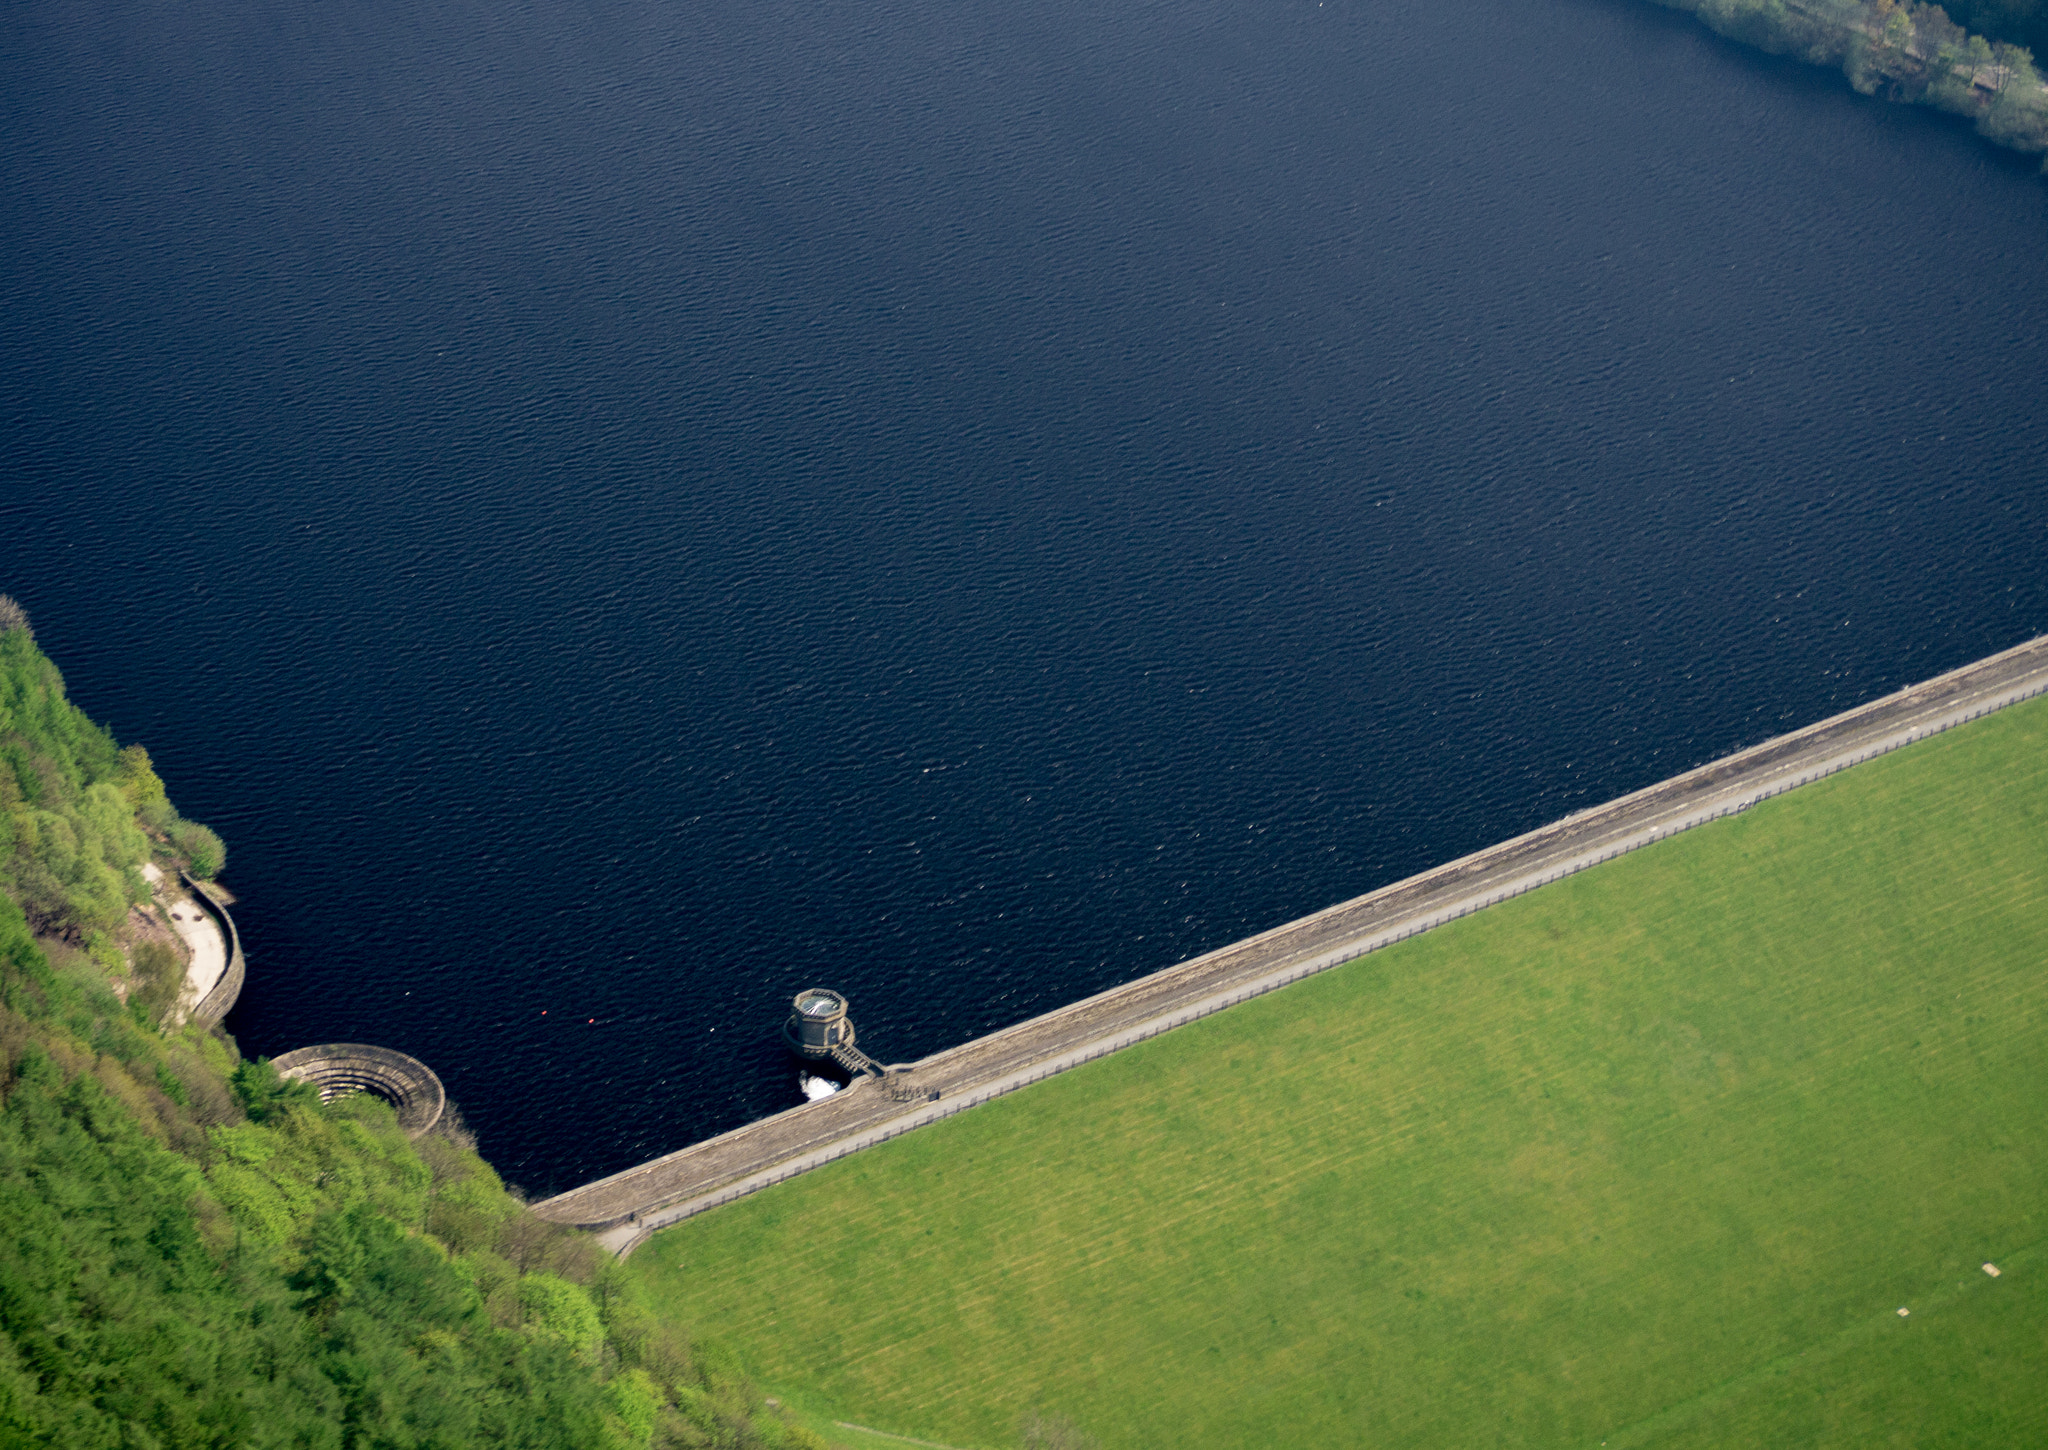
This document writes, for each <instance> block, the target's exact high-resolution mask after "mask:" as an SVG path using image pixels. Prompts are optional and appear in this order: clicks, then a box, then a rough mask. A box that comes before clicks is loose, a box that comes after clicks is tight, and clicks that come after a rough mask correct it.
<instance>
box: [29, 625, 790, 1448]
mask: <svg viewBox="0 0 2048 1450" xmlns="http://www.w3.org/2000/svg"><path fill="white" fill-rule="evenodd" d="M7 609H8V601H6V600H5V599H4V596H0V624H5V623H7V622H8V620H9V619H10V618H11V617H12V616H10V615H9V614H8V612H7ZM16 612H17V613H18V611H16ZM0 760H4V762H5V764H6V766H7V767H8V769H7V770H5V771H0V787H4V786H6V785H7V784H8V783H10V782H11V784H12V786H13V793H12V794H10V795H6V796H5V798H4V800H0V804H5V805H6V806H7V819H8V822H9V829H10V830H13V831H14V832H15V834H14V835H12V836H11V837H10V838H9V840H8V842H7V844H8V846H9V847H10V849H11V855H10V856H9V857H8V869H9V870H10V871H11V872H12V875H11V876H8V877H6V878H5V884H6V885H7V886H8V888H9V892H10V893H18V894H19V895H20V896H21V897H23V898H25V899H27V900H28V901H30V902H31V903H33V905H34V907H35V909H36V911H37V915H38V920H39V921H40V922H41V924H43V925H44V926H45V927H46V928H47V927H49V926H51V925H54V924H58V923H72V924H76V923H79V922H89V923H102V924H104V925H105V926H112V925H113V924H114V923H115V922H118V921H119V919H120V918H121V916H122V915H123V914H124V913H125V911H126V906H127V903H128V901H130V900H135V899H142V897H143V893H144V890H145V887H144V884H143V883H142V882H141V881H140V879H139V878H137V877H136V876H135V874H134V868H135V866H136V865H137V864H138V863H139V862H140V861H141V860H142V859H143V858H144V856H145V853H146V852H147V851H148V849H149V847H148V846H147V845H146V844H145V842H146V839H147V838H146V836H145V830H154V831H160V832H166V833H170V832H174V831H175V830H176V829H177V828H178V827H179V826H180V825H182V824H184V823H180V822H178V821H177V819H176V817H175V816H174V815H173V814H172V813H171V812H170V810H169V806H168V802H167V801H166V800H165V798H164V794H163V789H162V785H161V782H158V781H157V780H156V778H155V775H154V772H153V771H150V770H149V767H148V761H147V757H138V755H136V754H133V753H129V752H122V751H119V750H117V749H116V748H115V746H114V743H113V741H111V740H110V739H109V738H108V737H107V736H106V734H105V733H104V732H103V731H100V730H99V729H97V728H96V727H95V726H93V725H92V724H91V722H90V721H87V720H86V719H85V718H84V717H83V716H82V715H81V714H79V712H78V711H77V710H76V709H75V708H74V707H72V706H71V705H70V704H69V703H68V702H67V701H66V700H65V698H64V694H63V685H62V681H61V680H60V679H59V678H58V677H57V673H56V670H55V669H54V668H53V667H52V666H51V665H50V663H49V662H48V661H47V660H46V659H44V658H43V657H42V655H41V654H40V653H38V652H37V651H36V650H35V648H34V644H33V639H32V637H31V636H30V634H29V632H28V630H27V629H26V628H25V627H15V628H11V629H7V630H6V631H5V632H4V633H0ZM23 821H26V822H27V826H26V828H25V829H26V830H27V831H28V832H31V833H32V834H27V835H25V834H23V830H24V827H23V826H22V822H23ZM66 833H68V835H67V834H66ZM53 842H59V843H63V844H64V845H65V849H64V850H63V851H59V850H57V849H55V847H53V845H52V843H53ZM201 844H202V845H203V843H201ZM186 849H188V850H192V849H193V848H192V847H191V846H187V847H186ZM193 854H194V857H195V859H196V858H197V856H198V855H199V852H198V851H197V850H193ZM110 917H111V918H112V920H111V921H110V920H109V918H110ZM46 944H47V946H48V948H49V949H48V950H45V946H46ZM134 956H135V962H134V963H133V970H132V971H131V972H127V973H125V974H124V973H122V972H121V969H120V964H121V960H122V954H121V951H120V944H119V942H118V941H117V940H115V938H114V937H113V936H110V935H109V934H108V933H107V931H105V930H104V929H102V930H100V931H98V932H97V933H96V939H95V941H94V942H93V943H92V949H91V950H87V951H79V950H74V949H71V948H69V947H67V946H65V945H63V944H62V943H60V942H57V941H55V940H54V939H51V940H47V942H46V940H39V939H38V938H37V936H36V935H35V933H34V932H33V931H32V929H31V922H30V919H29V917H28V916H27V915H25V914H24V912H23V911H22V909H21V907H20V906H19V905H18V904H17V902H16V900H15V899H14V895H12V894H0V1224H4V1225H5V1228H6V1231H5V1233H4V1235H0V1450H12V1447H15V1446H51V1447H76V1450H111V1447H122V1450H196V1447H210V1450H229V1447H235V1450H242V1447H268V1446H276V1447H287V1446H289V1447H295V1450H296V1447H306V1450H310V1447H333V1450H356V1447H364V1450H367V1447H378V1450H430V1447H431V1450H457V1447H466V1446H508V1447H509V1446H518V1447H535V1450H539V1447H563V1450H614V1447H616V1450H628V1447H631V1450H651V1447H684V1446H721V1447H733V1450H746V1447H779V1446H793V1447H813V1450H815V1447H818V1446H821V1445H822V1444H823V1443H824V1442H822V1441H821V1440H819V1439H818V1438H817V1437H816V1436H814V1435H812V1434H811V1433H810V1432H809V1431H808V1430H805V1429H803V1428H801V1427H800V1426H798V1425H796V1424H794V1423H792V1422H790V1421H788V1420H786V1419H785V1418H784V1417H783V1416H782V1415H780V1414H777V1413H774V1412H773V1411H771V1410H769V1409H766V1408H764V1407H763V1406H762V1404H761V1402H760V1399H759V1397H758V1395H757V1394H756V1393H755V1392H754V1390H753V1389H752V1387H751V1386H750V1385H749V1384H748V1382H747V1381H746V1380H745V1379H744V1377H742V1376H741V1375H739V1374H738V1373H737V1372H735V1371H733V1370H732V1369H731V1368H729V1367H728V1366H726V1365H725V1364H724V1363H723V1362H722V1361H721V1360H720V1359H719V1358H718V1356H716V1355H715V1354H710V1355H707V1354H704V1353H701V1352H699V1351H698V1350H697V1349H696V1348H695V1347H694V1346H693V1345H692V1344H691V1342H690V1340H689V1338H688V1337H687V1335H685V1334H684V1333H683V1332H682V1331H681V1330H680V1329H678V1328H676V1327H674V1326H672V1325H667V1324H664V1323H662V1322H661V1321H659V1320H658V1319H656V1318H655V1317H654V1316H652V1315H650V1314H648V1313H647V1312H645V1311H644V1310H643V1309H641V1308H639V1307H638V1306H636V1305H635V1304H633V1303H630V1302H628V1301H627V1300H626V1299H623V1298H621V1297H620V1296H619V1295H618V1294H617V1293H616V1292H615V1287H616V1282H617V1278H618V1274H619V1270H618V1268H617V1266H616V1265H615V1264H614V1263H613V1261H612V1260H611V1259H610V1257H609V1256H608V1255H606V1254H604V1253H603V1252H602V1251H601V1250H600V1249H598V1248H597V1246H596V1245H595V1243H594V1242H593V1241H592V1240H591V1239H590V1238H589V1237H588V1236H587V1235H584V1234H580V1233H576V1232H574V1231H572V1230H569V1229H565V1228H562V1227H560V1226H557V1225H553V1224H548V1223H544V1222H542V1221H541V1220H539V1219H537V1218H535V1217H534V1216H533V1215H532V1214H531V1213H530V1212H528V1211H527V1210H526V1208H525V1207H524V1205H523V1204H522V1203H521V1202H520V1201H519V1200H518V1199H517V1198H516V1197H514V1196H513V1195H512V1194H511V1193H509V1192H508V1191H507V1190H506V1188H505V1186H504V1185H503V1184H502V1183H501V1182H500V1181H499V1179H498V1177H497V1175H496V1174H495V1173H494V1172H492V1170H491V1168H490V1166H489V1165H488V1164H486V1163H485V1162H484V1161H483V1160H482V1159H481V1158H479V1157H478V1156H477V1155H476V1154H475V1153H474V1152H473V1151H470V1150H469V1149H468V1148H466V1147H464V1146H462V1145H460V1144H458V1143H457V1142H454V1141H451V1140H450V1139H448V1138H444V1137H428V1138H424V1139H421V1140H420V1141H419V1142H417V1143H415V1142H412V1141H410V1140H408V1139H407V1138H406V1136H405V1134H404V1133H403V1132H401V1131H400V1130H399V1128H398V1127H397V1124H396V1121H395V1119H394V1116H393V1114H392V1112H391V1110H390V1109H389V1108H388V1107H386V1106H385V1105H384V1104H382V1103H380V1102H378V1101H376V1100H374V1099H370V1098H364V1097H353V1098H344V1099H342V1100H340V1101H338V1102H336V1103H332V1104H328V1105H325V1106H323V1105H322V1104H321V1103H320V1101H319V1098H318V1094H317V1093H315V1092H314V1091H313V1090H312V1089H311V1088H309V1087H307V1086H306V1085H304V1084H298V1083H289V1082H284V1081H281V1080H280V1079H279V1077H278V1074H277V1073H276V1071H275V1070H274V1069H273V1068H272V1067H271V1066H270V1064H269V1063H267V1062H261V1061H258V1062H237V1061H236V1059H235V1057H234V1053H233V1048H232V1044H230V1043H229V1042H228V1041H227V1040H226V1039H224V1038H222V1037H219V1036H215V1035H206V1034H201V1033H198V1032H196V1031H185V1032H181V1033H178V1034H175V1035H171V1036H165V1035H163V1034H161V1033H159V1032H158V1031H156V1030H155V1029H154V1027H153V1025H152V1024H153V1023H155V1022H156V1021H157V1020H158V1017H159V1016H160V1011H159V1010H154V1009H152V1008H151V1007H150V1006H149V1004H148V1002H147V1001H146V1000H144V999H146V998H147V997H148V996H149V995H150V994H152V993H153V994H155V996H156V998H157V999H159V1006H160V1004H161V1000H162V999H164V998H165V996H166V994H167V993H169V992H172V991H174V990H175V986H176V983H177V981H178V980H180V977H181V972H182V969H181V968H180V967H179V964H178V961H177V958H176V956H175V954H174V953H173V952H171V951H170V949H169V948H168V947H166V946H164V945H163V944H162V943H161V942H160V941H155V940H144V941H142V942H140V943H139V944H137V945H136V947H135V951H134ZM117 977H118V979H119V980H121V981H122V982H123V983H124V984H125V985H126V986H127V988H128V991H129V996H128V1001H127V1002H126V1003H124V1002H123V1001H122V1000H121V999H120V998H119V997H118V996H117V995H116V993H115V991H114V990H113V982H114V980H116V978H117Z"/></svg>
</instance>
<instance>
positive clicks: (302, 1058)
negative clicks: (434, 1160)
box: [270, 1042, 448, 1138]
mask: <svg viewBox="0 0 2048 1450" xmlns="http://www.w3.org/2000/svg"><path fill="white" fill-rule="evenodd" d="M270 1061H271V1066H273V1067H275V1068H276V1069H277V1075H278V1076H279V1077H282V1078H288V1079H290V1080H292V1081H294V1082H309V1083H311V1084H313V1086H314V1087H316V1088H318V1089H320V1101H321V1102H323V1103H326V1102H332V1101H334V1099H336V1098H338V1097H344V1096H346V1095H347V1094H349V1093H368V1094H370V1096H371V1097H375V1098H382V1099H383V1100H384V1101H385V1102H387V1103H389V1104H391V1106H392V1107H393V1108H395V1109H397V1111H398V1126H399V1127H401V1128H403V1129H404V1130H405V1135H406V1136H407V1137H408V1138H417V1137H418V1136H419V1135H420V1134H422V1133H424V1132H426V1131H427V1130H428V1129H429V1128H431V1127H433V1126H434V1124H436V1123H438V1122H440V1121H441V1113H442V1110H443V1109H445V1108H446V1107H447V1106H448V1093H447V1091H446V1089H444V1088H443V1087H442V1086H441V1079H440V1078H439V1077H437V1076H436V1075H435V1073H434V1070H433V1069H432V1068H431V1067H428V1066H427V1065H426V1064H425V1063H424V1062H421V1061H420V1060H419V1059H418V1058H416V1057H407V1056H406V1055H405V1054H404V1053H402V1052H393V1051H392V1050H391V1049H390V1048H388V1047H372V1046H371V1045H370V1044H369V1043H367V1042H328V1043H323V1044H321V1045H320V1046H318V1047H299V1048H294V1049H293V1050H292V1051H290V1052H287V1053H285V1054H284V1055H283V1056H282V1057H274V1058H272V1059H271V1060H270Z"/></svg>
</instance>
